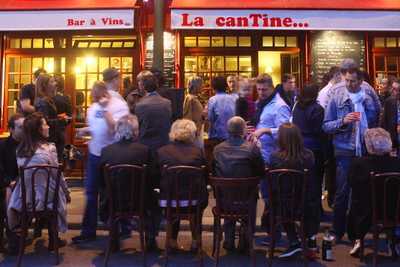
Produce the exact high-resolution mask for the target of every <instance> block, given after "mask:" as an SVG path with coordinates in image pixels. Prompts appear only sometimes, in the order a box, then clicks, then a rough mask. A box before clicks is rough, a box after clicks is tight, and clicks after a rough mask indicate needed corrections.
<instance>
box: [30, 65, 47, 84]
mask: <svg viewBox="0 0 400 267" xmlns="http://www.w3.org/2000/svg"><path fill="white" fill-rule="evenodd" d="M46 73H47V71H46V70H45V69H44V68H38V69H37V70H35V71H34V72H33V83H36V80H37V78H38V77H39V75H40V74H46Z"/></svg>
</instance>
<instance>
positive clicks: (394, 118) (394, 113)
mask: <svg viewBox="0 0 400 267" xmlns="http://www.w3.org/2000/svg"><path fill="white" fill-rule="evenodd" d="M397 125H398V100H397V98H396V97H389V98H387V99H386V101H385V103H384V106H383V115H382V121H381V126H382V128H383V129H385V130H386V131H388V132H389V133H390V136H391V138H392V144H393V148H398V146H399V135H398V133H397Z"/></svg>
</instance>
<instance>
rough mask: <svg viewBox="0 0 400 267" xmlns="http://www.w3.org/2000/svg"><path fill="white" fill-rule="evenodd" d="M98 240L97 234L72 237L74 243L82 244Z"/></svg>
mask: <svg viewBox="0 0 400 267" xmlns="http://www.w3.org/2000/svg"><path fill="white" fill-rule="evenodd" d="M94 240H96V235H78V236H75V237H73V238H72V243H74V244H81V243H86V242H90V241H94Z"/></svg>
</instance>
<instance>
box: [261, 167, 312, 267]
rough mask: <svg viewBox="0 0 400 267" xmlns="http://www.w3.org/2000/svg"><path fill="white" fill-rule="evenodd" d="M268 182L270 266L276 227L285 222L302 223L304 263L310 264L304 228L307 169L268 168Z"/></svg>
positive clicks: (301, 235) (301, 234) (301, 237)
mask: <svg viewBox="0 0 400 267" xmlns="http://www.w3.org/2000/svg"><path fill="white" fill-rule="evenodd" d="M266 172H267V184H268V199H269V206H270V207H271V209H270V210H269V219H270V226H271V233H272V234H271V242H270V247H269V261H268V264H269V266H272V260H273V257H274V250H275V242H276V240H275V235H274V234H273V233H275V232H276V227H277V226H278V225H283V224H294V225H295V226H297V224H296V222H299V223H300V227H299V228H300V229H299V230H300V231H299V232H300V239H301V244H302V248H303V258H304V265H305V266H307V265H308V261H307V256H306V255H307V254H306V253H307V252H306V250H307V246H306V237H305V230H304V210H305V201H306V188H307V173H308V171H307V170H304V171H299V170H293V169H275V170H269V169H267V170H266Z"/></svg>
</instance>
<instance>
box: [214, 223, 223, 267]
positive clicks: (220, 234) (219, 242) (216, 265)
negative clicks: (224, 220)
mask: <svg viewBox="0 0 400 267" xmlns="http://www.w3.org/2000/svg"><path fill="white" fill-rule="evenodd" d="M216 234H217V241H216V253H217V255H216V258H215V267H218V264H219V250H220V247H221V237H222V230H221V220H220V219H219V218H218V219H217V225H216Z"/></svg>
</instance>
